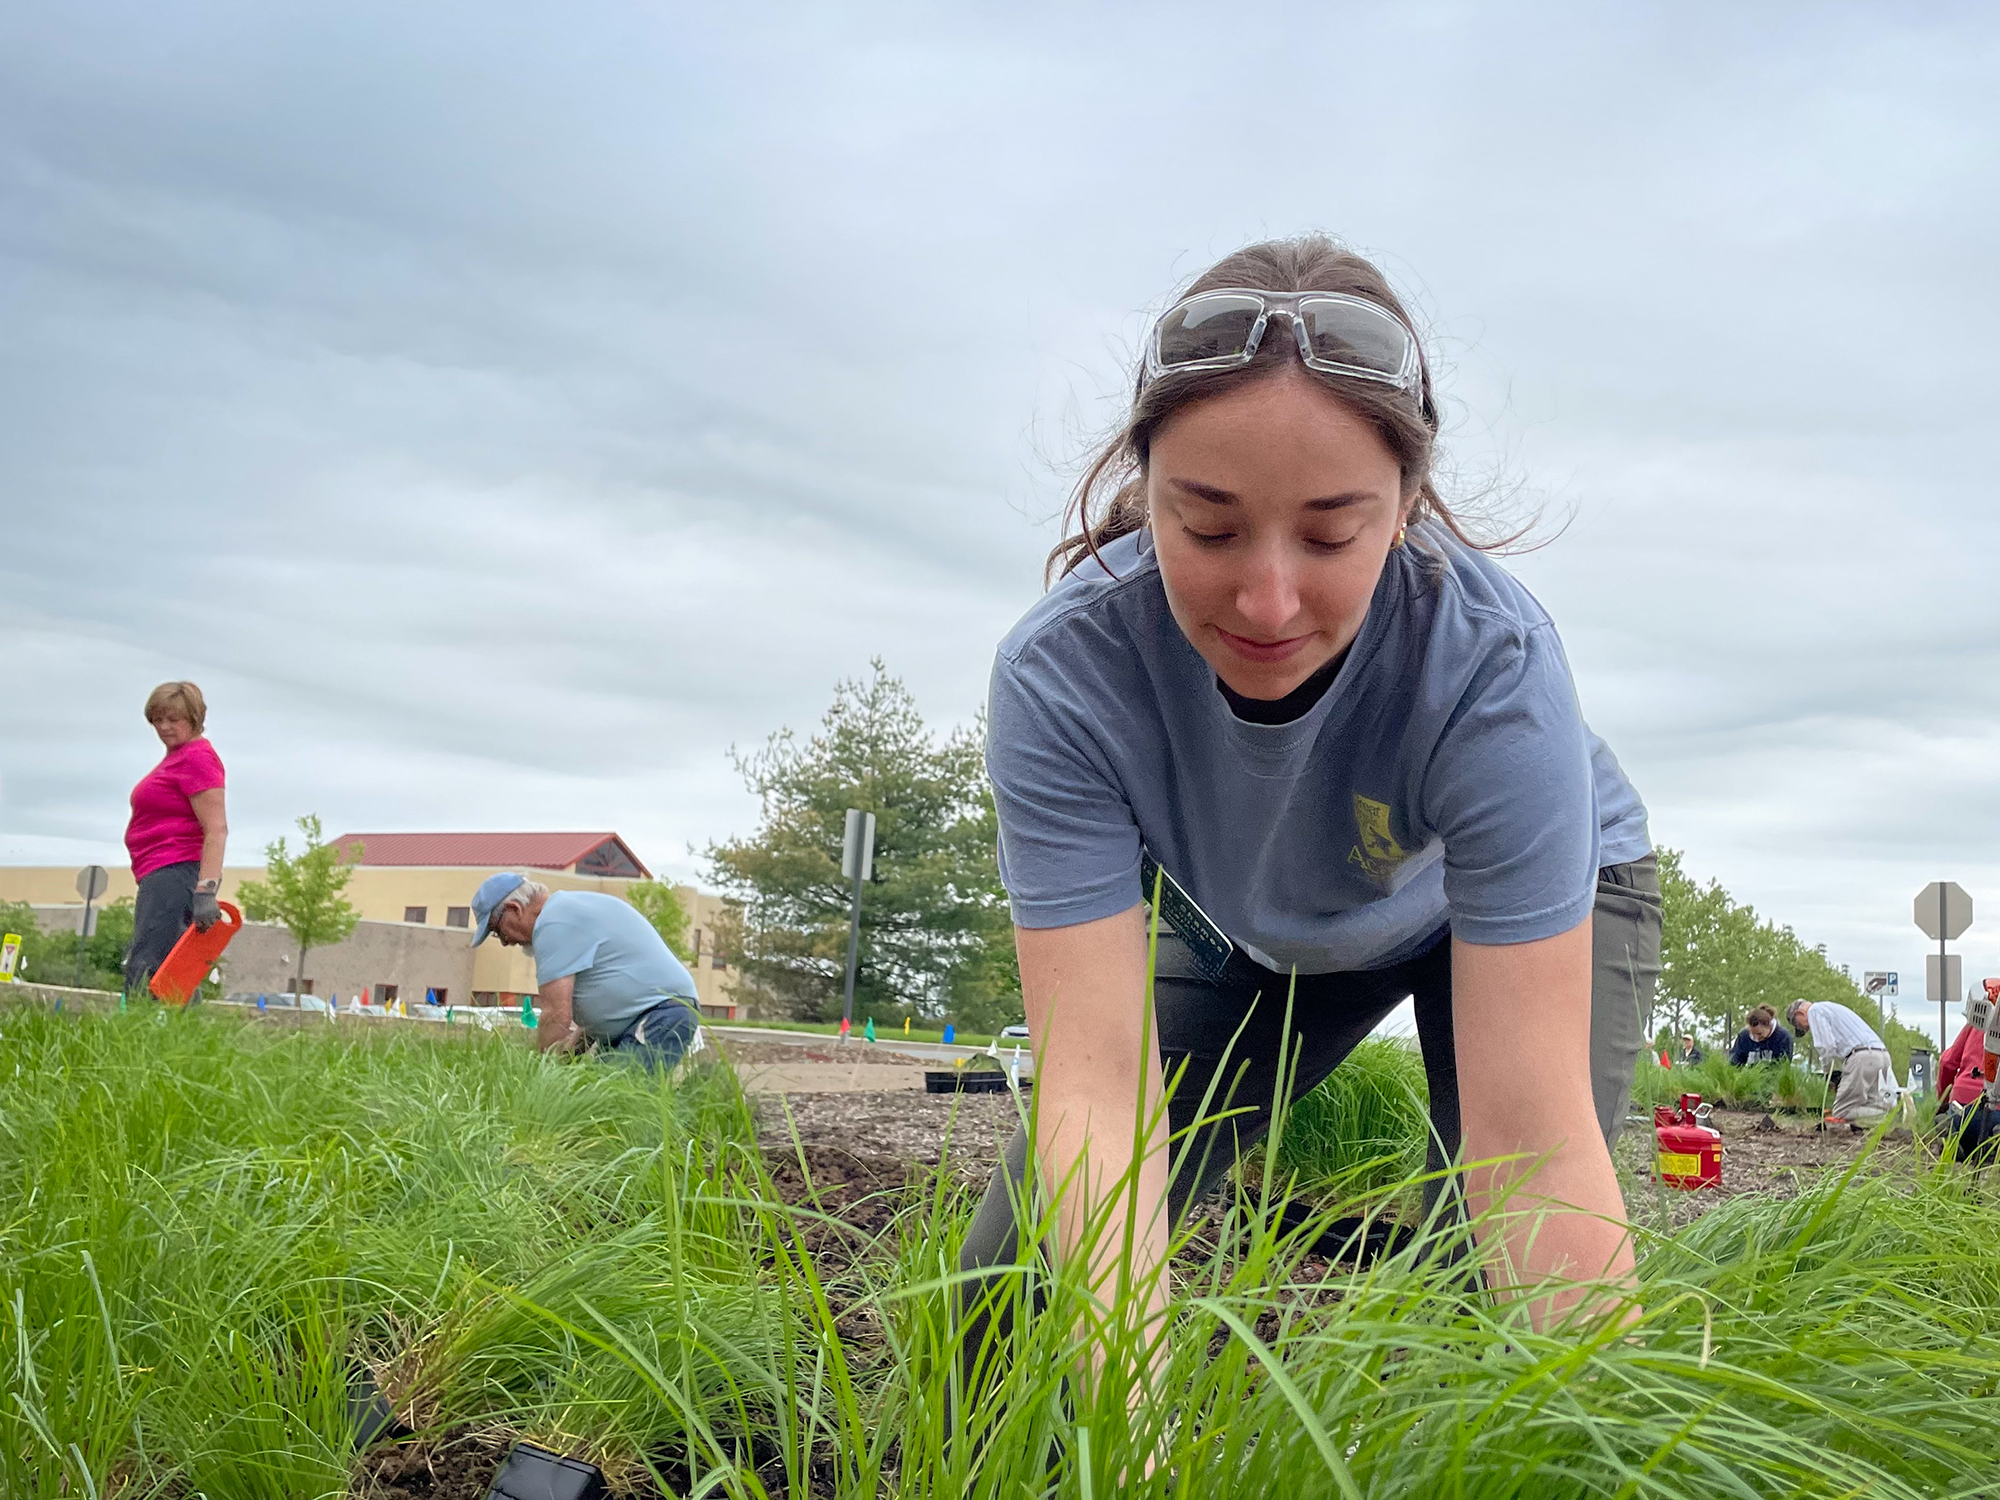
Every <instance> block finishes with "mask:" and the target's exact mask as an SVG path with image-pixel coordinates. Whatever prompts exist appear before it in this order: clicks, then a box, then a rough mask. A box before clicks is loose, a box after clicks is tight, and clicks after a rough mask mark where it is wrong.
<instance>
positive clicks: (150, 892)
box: [125, 859, 201, 992]
mask: <svg viewBox="0 0 2000 1500" xmlns="http://www.w3.org/2000/svg"><path fill="white" fill-rule="evenodd" d="M200 878H201V864H200V862H199V861H198V860H192V859H188V860H182V861H181V862H180V863H179V864H177V865H161V866H160V868H159V869H157V870H155V871H153V872H152V873H151V874H150V875H147V876H146V877H145V878H144V879H142V880H141V881H140V882H139V899H138V900H137V901H136V902H135V903H134V905H133V909H132V946H131V947H129V948H127V949H126V950H125V988H126V990H127V992H131V991H134V990H139V991H143V990H144V989H145V988H146V984H147V982H148V981H149V980H150V979H151V977H152V973H153V970H155V969H157V968H159V966H160V965H161V964H163V963H165V962H166V960H167V955H168V954H169V953H171V952H173V951H174V944H175V943H178V942H179V941H180V940H181V934H182V933H184V932H186V931H187V930H188V928H189V927H191V926H193V925H194V887H195V882H196V881H197V880H199V879H200Z"/></svg>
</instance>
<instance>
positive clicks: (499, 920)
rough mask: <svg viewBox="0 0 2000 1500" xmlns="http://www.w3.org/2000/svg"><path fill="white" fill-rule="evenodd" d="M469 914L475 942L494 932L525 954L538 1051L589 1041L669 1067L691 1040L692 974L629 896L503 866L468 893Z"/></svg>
mask: <svg viewBox="0 0 2000 1500" xmlns="http://www.w3.org/2000/svg"><path fill="white" fill-rule="evenodd" d="M472 914H473V916H474V917H475V918H476V919H477V921H478V925H477V926H476V927H475V928H474V929H473V933H472V945H473V946H474V947H475V948H476V947H478V946H479V945H480V944H481V943H483V942H485V941H486V939H487V937H488V936H493V937H497V938H499V939H500V941H501V942H502V943H504V944H506V945H507V946H508V947H510V948H526V949H528V951H529V952H530V953H531V954H532V955H533V957H534V960H535V983H536V984H537V985H538V986H540V1000H541V1024H540V1027H539V1028H538V1035H537V1038H536V1041H537V1045H538V1046H540V1048H541V1049H542V1050H543V1051H544V1052H547V1051H550V1050H551V1049H564V1050H566V1049H568V1048H571V1047H575V1046H578V1045H581V1044H582V1043H584V1042H591V1043H594V1044H596V1045H597V1046H599V1047H606V1048H610V1049H614V1050H616V1051H620V1052H627V1053H631V1054H633V1055H634V1056H636V1057H637V1058H638V1059H639V1060H640V1061H641V1062H643V1063H644V1064H645V1065H646V1066H647V1067H653V1068H671V1067H672V1066H673V1065H674V1064H676V1063H678V1062H679V1061H680V1060H681V1058H682V1057H683V1056H685V1055H686V1054H687V1053H688V1052H689V1051H690V1050H691V1049H692V1048H693V1047H694V1046H695V1045H696V1044H697V1043H696V1038H697V1036H698V1033H699V1031H700V1025H701V1022H700V1017H699V1012H698V1011H697V1009H696V1003H695V987H694V976H693V975H692V974H690V973H688V971H687V966H686V965H685V964H683V963H682V962H681V961H680V960H679V959H678V958H675V957H674V955H673V953H672V952H671V951H670V950H669V949H668V947H667V945H666V943H665V942H664V941H663V940H662V939H661V937H660V935H659V933H658V932H656V931H654V930H653V924H652V923H650V922H648V921H647V920H646V919H645V917H643V916H641V915H640V914H639V912H638V911H637V910H636V909H635V908H634V907H633V906H632V905H631V904H630V903H629V902H626V901H622V900H620V899H619V898H618V897H616V896H609V895H605V894H604V893H603V892H601V891H551V890H549V888H548V887H547V886H544V885H542V884H540V883H539V882H537V881H533V880H529V879H527V878H525V877H524V876H521V875H516V874H514V873H513V872H512V871H506V872H503V873H502V874H499V875H494V876H490V877H488V879H487V880H486V881H485V882H484V883H483V884H482V885H481V886H480V887H479V889H478V891H477V892H475V893H474V895H473V897H472Z"/></svg>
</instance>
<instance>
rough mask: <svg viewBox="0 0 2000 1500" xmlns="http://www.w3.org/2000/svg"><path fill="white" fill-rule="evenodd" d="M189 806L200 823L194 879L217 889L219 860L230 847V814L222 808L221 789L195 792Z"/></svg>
mask: <svg viewBox="0 0 2000 1500" xmlns="http://www.w3.org/2000/svg"><path fill="white" fill-rule="evenodd" d="M188 803H189V805H190V806H191V807H192V808H193V809H194V815H195V820H196V821H197V822H199V823H200V824H201V870H200V872H199V873H198V874H197V875H196V876H195V879H196V881H197V882H198V883H199V884H203V885H207V884H209V883H210V882H211V881H212V882H214V884H213V886H212V887H211V888H212V889H220V888H221V885H222V861H223V857H224V854H225V853H226V851H227V849H228V845H229V814H228V809H227V808H226V807H225V806H224V805H223V800H222V788H221V787H216V788H214V789H213V790H210V791H206V792H196V793H195V794H194V796H192V797H190V798H189V799H188Z"/></svg>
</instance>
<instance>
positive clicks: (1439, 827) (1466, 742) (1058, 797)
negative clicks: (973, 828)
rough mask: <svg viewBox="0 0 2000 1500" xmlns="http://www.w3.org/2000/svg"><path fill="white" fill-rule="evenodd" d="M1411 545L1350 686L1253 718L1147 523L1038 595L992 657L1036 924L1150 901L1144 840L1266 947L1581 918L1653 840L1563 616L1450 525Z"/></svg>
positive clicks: (1323, 958) (1007, 821)
mask: <svg viewBox="0 0 2000 1500" xmlns="http://www.w3.org/2000/svg"><path fill="white" fill-rule="evenodd" d="M1410 541H1411V543H1412V544H1413V545H1411V546H1405V547H1399V548H1396V549H1395V550H1393V551H1392V552H1391V553H1390V554H1389V559H1388V562H1387V564H1386V565H1385V566H1384V568H1383V570H1382V578H1381V581H1380V582H1379V583H1378V584H1377V585H1376V589H1375V595H1374V598H1373V600H1372V601H1371V602H1370V604H1369V607H1368V615H1367V618H1366V620H1365V621H1364V622H1363V623H1362V627H1361V632H1360V634H1359V635H1358V636H1357V637H1356V638H1355V641H1354V644H1353V645H1352V647H1351V648H1350V649H1349V651H1348V653H1347V659H1346V661H1345V662H1344V663H1343V664H1342V665H1341V667H1340V670H1339V672H1338V674H1337V675H1336V676H1335V678H1334V681H1333V684H1332V686H1331V687H1329V688H1328V689H1327V691H1326V693H1325V694H1324V695H1323V696H1322V697H1321V698H1320V700H1319V701H1318V702H1317V703H1315V704H1314V705H1313V706H1312V707H1311V708H1310V709H1309V710H1307V712H1306V713H1305V714H1304V715H1302V716H1301V717H1300V718H1298V719H1295V720H1293V721H1292V722H1290V723H1286V724H1273V725H1264V724H1252V723H1247V722H1245V721H1244V720H1242V719H1239V718H1237V717H1236V715H1235V714H1234V713H1233V712H1231V710H1230V708H1229V704H1228V702H1227V701H1226V700H1225V699H1224V698H1223V696H1222V693H1221V692H1220V690H1219V688H1218V687H1217V684H1216V680H1215V673H1214V671H1213V669H1211V668H1210V667H1209V665H1208V663H1207V662H1205V661H1204V660H1202V657H1201V655H1200V653H1199V652H1197V651H1196V650H1195V649H1194V647H1193V645H1191V644H1190V643H1189V641H1188V639H1187V637H1186V636H1185V635H1183V634H1182V633H1181V629H1180V626H1179V625H1178V624H1176V623H1175V621H1174V617H1173V614H1172V612H1171V610H1169V608H1168V607H1167V598H1166V593H1165V590H1164V589H1163V587H1162V586H1161V581H1160V572H1159V566H1158V564H1157V562H1156V561H1155V560H1154V557H1153V552H1152V538H1151V535H1150V533H1148V532H1144V531H1141V532H1138V533H1135V534H1133V535H1131V536H1127V537H1122V538H1120V539H1119V540H1118V541H1116V542H1114V543H1112V544H1111V545H1110V546H1108V547H1104V548H1101V549H1100V550H1101V552H1102V553H1103V555H1104V559H1105V562H1106V563H1107V564H1108V565H1109V569H1110V571H1109V572H1107V571H1106V570H1105V569H1104V568H1102V567H1099V566H1098V565H1097V564H1096V563H1095V562H1091V561H1086V562H1085V563H1084V564H1083V565H1082V566H1081V567H1079V568H1077V569H1076V570H1075V571H1074V572H1072V573H1070V574H1069V575H1068V576H1067V577H1065V578H1064V579H1062V580H1061V581H1060V582H1058V583H1057V584H1056V586H1055V587H1054V588H1053V589H1051V590H1050V591H1049V592H1048V593H1047V594H1046V595H1045V596H1044V597H1043V598H1042V599H1041V601H1040V602H1039V603H1037V604H1036V605H1035V607H1034V608H1033V609H1031V610H1029V611H1028V613H1027V615H1026V616H1025V617H1023V619H1022V620H1021V622H1020V623H1019V624H1018V625H1016V626H1015V627H1014V629H1013V631H1012V632H1011V633H1009V635H1008V636H1007V638H1006V640H1005V641H1003V642H1002V643H1001V646H1000V651H999V655H998V657H997V658H996V660H995V662H994V666H993V684H992V695H991V701H990V705H989V713H990V728H989V735H988V739H987V752H986V760H987V769H988V771H989V773H990V774H991V776H992V779H993V790H994V796H995V799H996V801H997V803H998V806H999V813H1000V871H1001V877H1002V879H1003V880H1004V881H1005V882H1006V886H1007V892H1008V895H1009V897H1010V898H1011V900H1012V904H1013V911H1014V920H1015V922H1017V923H1018V924H1019V925H1021V926H1022V927H1066V926H1071V925H1074V924H1076V923H1079V922H1090V921H1095V920H1097V919H1098V918H1101V917H1108V916H1112V915H1114V914H1116V913H1118V912H1122V911H1127V910H1129V909H1130V908H1131V907H1132V906H1134V905H1135V904H1137V903H1138V901H1139V899H1140V888H1139V850H1140V845H1141V843H1142V842H1143V843H1144V845H1145V846H1146V847H1147V848H1149V849H1150V850H1151V851H1152V852H1153V855H1154V857H1155V858H1156V859H1158V860H1159V862H1160V864H1161V865H1162V866H1163V867H1164V868H1165V869H1166V870H1167V872H1168V873H1169V874H1171V875H1173V876H1174V878H1175V879H1177V880H1178V881H1179V882H1180V883H1181V885H1182V886H1183V887H1185V888H1186V890H1187V892H1188V894H1189V895H1190V896H1192V897H1193V898H1194V900H1195V902H1196V903H1197V904H1198V905H1200V906H1201V907H1202V909H1203V910H1205V911H1206V912H1207V913H1208V914H1209V916H1210V917H1211V918H1213V919H1214V921H1215V923H1216V925H1217V926H1219V927H1221V928H1222V930H1223V931H1224V932H1226V933H1228V934H1229V936H1230V937H1231V938H1232V939H1234V940H1235V942H1236V944H1237V945H1238V946H1239V947H1240V948H1242V949H1243V950H1244V951H1245V952H1246V953H1247V954H1248V955H1249V956H1250V957H1252V958H1254V959H1256V960H1257V961H1258V962H1260V963H1262V964H1265V965H1267V966H1268V967H1271V968H1274V969H1278V970H1280V971H1289V970H1292V969H1294V968H1296V969H1297V970H1298V972H1300V973H1303V974H1324V973H1333V972H1337V971H1340V970H1348V969H1370V968H1381V967H1385V966H1386V965H1388V964H1392V963H1396V962H1398V961H1400V960H1401V959H1404V958H1406V957H1409V956H1411V955H1412V954H1413V953H1415V952H1417V951H1420V950H1421V949H1422V948H1423V946H1424V945H1425V944H1426V943H1427V942H1428V941H1429V939H1430V938H1431V937H1432V936H1433V935H1434V934H1435V933H1436V932H1437V931H1438V930H1439V929H1440V928H1441V927H1443V926H1444V925H1445V924H1446V922H1447V921H1449V923H1450V926H1451V930H1452V932H1454V933H1455V934H1456V935H1457V936H1459V937H1460V938H1463V939H1464V940H1466V941H1467V942H1473V943H1525V942H1532V941H1535V940H1536V939H1539V938H1546V937H1553V936H1554V935H1556V934H1557V933H1561V932H1567V931H1568V930H1569V929H1570V928H1572V927H1574V926H1576V924H1577V923H1578V922H1580V921H1582V920H1583V918H1584V915H1585V914H1586V913H1587V912H1589V910H1590V909H1591V904H1592V900H1593V898H1594V894H1595V890H1596V875H1597V870H1598V868H1599V867H1600V866H1603V865H1614V864H1623V863H1625V862H1626V861H1628V860H1634V859H1638V858H1640V857H1642V856H1643V855H1645V854H1646V853H1647V852H1648V851H1649V850H1650V849H1651V847H1652V846H1651V843H1650V841H1649V839H1648V838H1647V834H1646V809H1645V806H1644V804H1643V803H1641V802H1640V800H1639V797H1638V794H1637V793H1636V792H1634V791H1633V789H1632V787H1631V784H1630V783H1629V782H1627V781H1626V779H1625V775H1624V773H1623V772H1622V771H1621V770H1620V769H1619V767H1618V762H1617V760H1616V759H1615V758H1614V757H1613V756H1612V754H1611V751H1610V750H1609V748H1607V747H1606V746H1605V744H1604V742H1603V741H1602V740H1600V739H1598V738H1597V737H1596V736H1595V735H1594V734H1592V733H1591V732H1590V731H1589V729H1588V728H1586V727H1585V725H1584V722H1583V716H1582V714H1581V712H1580V711H1579V709H1578V707H1577V702H1576V692H1575V689H1574V687H1573V686H1572V684H1571V682H1570V675H1569V664H1568V662H1567V660H1566V659H1565V658H1564V656H1563V649H1562V642H1561V641H1560V640H1559V639H1558V638H1557V636H1556V630H1555V626H1554V624H1553V623H1552V622H1551V621H1550V619H1549V617H1548V615H1547V614H1545V613H1544V612H1543V610H1542V607H1541V606H1540V605H1539V604H1537V603H1536V602H1535V599H1534V597H1533V596H1532V595H1531V594H1529V592H1528V591H1527V589H1525V588H1524V587H1522V585H1521V584H1520V583H1518V582H1517V581H1516V580H1515V579H1514V578H1513V577H1511V576H1510V575H1509V574H1508V573H1506V572H1505V571H1504V570H1503V569H1501V568H1500V567H1499V566H1498V565H1497V564H1496V563H1494V562H1493V561H1492V560H1491V559H1490V558H1488V557H1486V556H1485V555H1483V554H1481V553H1479V552H1476V551H1474V550H1472V549H1471V548H1468V547H1465V546H1463V545H1461V544H1460V543H1458V542H1457V541H1456V540H1455V539H1454V538H1452V537H1451V536H1450V535H1449V534H1448V533H1446V532H1445V531H1444V530H1443V529H1442V528H1441V527H1438V526H1435V525H1429V524H1426V525H1422V526H1418V527H1413V528H1411V533H1410Z"/></svg>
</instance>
